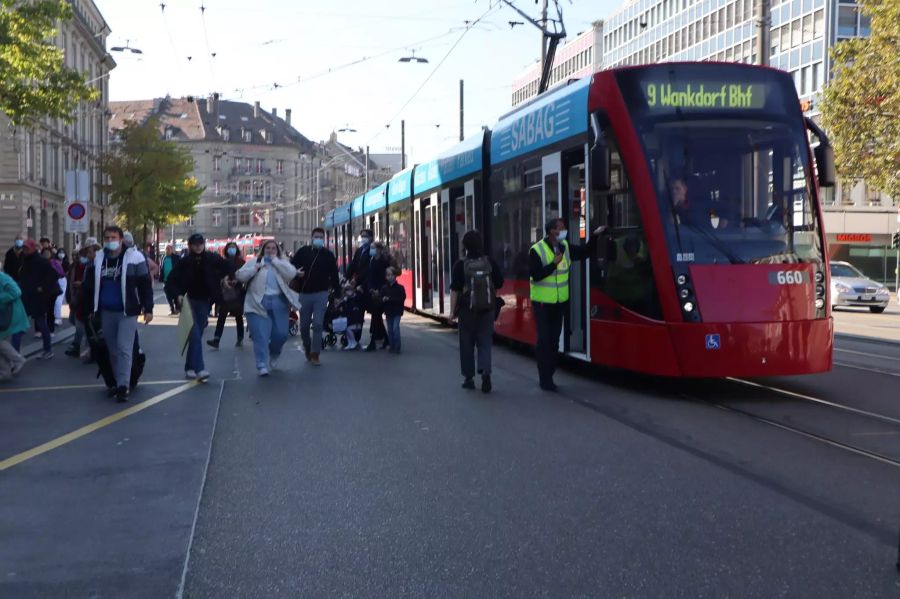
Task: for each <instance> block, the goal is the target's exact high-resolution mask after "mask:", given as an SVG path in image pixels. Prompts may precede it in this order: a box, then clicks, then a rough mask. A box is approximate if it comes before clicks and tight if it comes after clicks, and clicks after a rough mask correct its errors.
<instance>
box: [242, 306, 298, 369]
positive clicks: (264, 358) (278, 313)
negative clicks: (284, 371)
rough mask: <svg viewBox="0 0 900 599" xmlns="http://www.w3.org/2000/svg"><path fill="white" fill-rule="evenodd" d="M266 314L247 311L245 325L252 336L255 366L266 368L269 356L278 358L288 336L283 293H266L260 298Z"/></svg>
mask: <svg viewBox="0 0 900 599" xmlns="http://www.w3.org/2000/svg"><path fill="white" fill-rule="evenodd" d="M262 305H263V308H265V309H266V315H265V316H263V315H262V314H255V313H253V312H247V313H246V316H247V327H248V328H249V329H250V336H251V337H252V338H253V355H254V357H255V358H256V368H268V366H269V358H270V357H271V358H278V356H280V355H281V348H282V347H284V342H285V341H287V338H288V310H289V306H288V302H287V300H286V299H285V297H284V296H283V295H280V294H279V295H267V296H265V297H263V300H262Z"/></svg>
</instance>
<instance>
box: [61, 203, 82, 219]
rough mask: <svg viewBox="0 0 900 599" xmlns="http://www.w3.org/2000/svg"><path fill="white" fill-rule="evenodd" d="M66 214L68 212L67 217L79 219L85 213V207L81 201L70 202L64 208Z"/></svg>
mask: <svg viewBox="0 0 900 599" xmlns="http://www.w3.org/2000/svg"><path fill="white" fill-rule="evenodd" d="M66 214H68V215H69V218H71V219H72V220H81V219H83V218H84V217H85V215H87V207H86V206H85V205H84V204H82V203H81V202H72V203H71V204H69V206H68V207H67V208H66Z"/></svg>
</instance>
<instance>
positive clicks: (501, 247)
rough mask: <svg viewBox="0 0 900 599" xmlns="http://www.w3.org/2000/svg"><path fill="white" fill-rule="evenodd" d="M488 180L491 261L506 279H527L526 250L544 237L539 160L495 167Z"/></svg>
mask: <svg viewBox="0 0 900 599" xmlns="http://www.w3.org/2000/svg"><path fill="white" fill-rule="evenodd" d="M491 181H492V183H491V185H492V193H491V197H492V201H493V202H494V205H493V210H492V215H493V222H492V223H491V226H492V242H491V248H492V252H493V257H494V260H496V261H497V264H499V265H500V267H501V269H502V270H503V272H504V274H506V275H507V278H509V279H517V280H528V250H529V249H530V248H531V245H532V244H533V243H534V242H535V241H537V240H538V239H540V238H541V237H542V236H543V224H542V220H543V211H542V198H543V191H542V188H541V161H540V158H534V159H528V160H525V161H523V162H519V163H512V164H508V165H506V166H502V167H498V168H496V169H495V170H494V171H493V175H492V177H491Z"/></svg>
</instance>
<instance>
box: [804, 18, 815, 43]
mask: <svg viewBox="0 0 900 599" xmlns="http://www.w3.org/2000/svg"><path fill="white" fill-rule="evenodd" d="M812 39H813V17H812V15H806V16H805V17H803V43H804V44H805V43H806V42H811V41H812Z"/></svg>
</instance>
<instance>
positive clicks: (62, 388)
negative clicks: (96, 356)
mask: <svg viewBox="0 0 900 599" xmlns="http://www.w3.org/2000/svg"><path fill="white" fill-rule="evenodd" d="M183 382H184V379H178V380H174V381H141V387H144V386H147V385H177V384H178V383H183ZM105 388H106V385H60V386H58V387H22V388H19V389H0V393H29V392H32V391H74V390H76V389H105Z"/></svg>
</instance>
